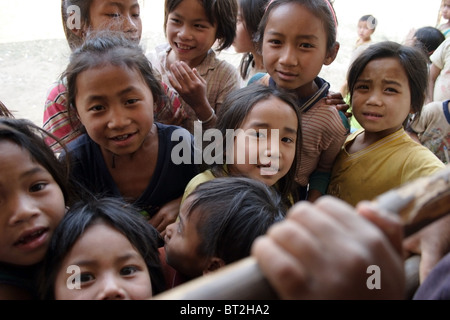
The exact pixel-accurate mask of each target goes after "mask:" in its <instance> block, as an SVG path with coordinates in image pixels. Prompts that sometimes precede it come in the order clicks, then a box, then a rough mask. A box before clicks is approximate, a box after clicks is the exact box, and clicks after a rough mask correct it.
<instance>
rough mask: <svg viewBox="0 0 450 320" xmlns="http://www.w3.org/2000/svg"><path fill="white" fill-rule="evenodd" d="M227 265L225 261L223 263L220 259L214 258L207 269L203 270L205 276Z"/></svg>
mask: <svg viewBox="0 0 450 320" xmlns="http://www.w3.org/2000/svg"><path fill="white" fill-rule="evenodd" d="M224 265H225V261H223V259H221V258H218V257H212V258H211V259H210V260H209V262H208V264H207V266H206V268H205V269H204V270H203V274H204V275H205V274H207V273H210V272H213V271H216V270H217V269H220V268H222V267H223V266H224Z"/></svg>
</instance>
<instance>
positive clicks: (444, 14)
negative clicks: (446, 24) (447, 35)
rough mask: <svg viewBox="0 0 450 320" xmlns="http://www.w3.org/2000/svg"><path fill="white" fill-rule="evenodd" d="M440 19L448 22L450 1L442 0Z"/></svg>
mask: <svg viewBox="0 0 450 320" xmlns="http://www.w3.org/2000/svg"><path fill="white" fill-rule="evenodd" d="M441 12H442V18H444V19H447V20H450V0H444V3H443V4H442V11H441Z"/></svg>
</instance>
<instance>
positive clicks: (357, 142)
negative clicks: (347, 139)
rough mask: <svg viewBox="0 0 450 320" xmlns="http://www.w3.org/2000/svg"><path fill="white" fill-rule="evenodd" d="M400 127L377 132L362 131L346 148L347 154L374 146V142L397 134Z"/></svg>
mask: <svg viewBox="0 0 450 320" xmlns="http://www.w3.org/2000/svg"><path fill="white" fill-rule="evenodd" d="M399 129H401V127H399V128H396V129H389V130H384V131H379V132H372V131H365V130H364V131H363V132H362V133H360V134H359V135H358V136H357V137H356V138H355V139H354V140H353V143H352V144H351V145H349V146H347V152H348V153H355V152H358V151H360V150H362V149H364V148H367V147H369V146H370V145H372V144H374V143H375V142H377V141H379V140H381V139H383V138H385V137H387V136H388V135H390V134H392V133H394V132H397V131H398V130H399Z"/></svg>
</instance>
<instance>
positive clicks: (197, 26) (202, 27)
mask: <svg viewBox="0 0 450 320" xmlns="http://www.w3.org/2000/svg"><path fill="white" fill-rule="evenodd" d="M194 26H195V27H196V28H199V29H206V28H208V27H207V26H205V25H203V24H196V25H194Z"/></svg>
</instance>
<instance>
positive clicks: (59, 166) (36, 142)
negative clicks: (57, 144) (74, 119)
mask: <svg viewBox="0 0 450 320" xmlns="http://www.w3.org/2000/svg"><path fill="white" fill-rule="evenodd" d="M46 137H50V138H51V139H54V140H56V141H59V140H58V138H56V137H55V136H53V135H52V134H51V133H49V132H47V131H45V130H44V129H42V128H41V127H39V126H37V125H35V124H34V123H32V122H31V121H29V120H26V119H13V118H1V117H0V140H9V141H11V142H13V143H15V144H17V145H18V146H20V147H21V148H22V149H23V150H24V151H27V152H28V153H29V154H30V156H31V158H32V159H33V161H35V162H36V163H39V164H40V165H41V166H42V167H44V168H45V170H47V171H48V172H49V173H50V174H51V175H52V177H53V179H54V180H55V182H56V183H57V184H58V186H59V187H60V188H61V191H62V193H63V195H64V201H65V203H66V205H70V204H71V202H72V201H74V195H75V194H74V191H73V189H72V187H71V184H70V181H69V160H68V159H69V158H67V161H64V162H62V161H59V160H58V158H57V157H56V155H55V154H54V153H53V151H52V149H50V147H49V146H48V145H47V144H46V143H45V138H46ZM61 146H62V147H63V148H64V149H65V146H64V145H62V144H61Z"/></svg>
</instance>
